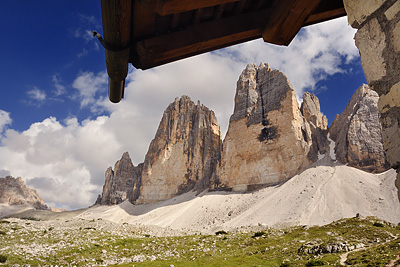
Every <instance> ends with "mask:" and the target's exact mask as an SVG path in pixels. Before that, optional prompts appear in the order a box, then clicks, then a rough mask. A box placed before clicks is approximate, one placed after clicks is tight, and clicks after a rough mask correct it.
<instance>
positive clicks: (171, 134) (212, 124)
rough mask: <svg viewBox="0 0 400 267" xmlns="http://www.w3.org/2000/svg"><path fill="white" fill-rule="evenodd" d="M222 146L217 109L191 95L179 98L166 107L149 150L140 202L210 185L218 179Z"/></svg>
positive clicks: (202, 188)
mask: <svg viewBox="0 0 400 267" xmlns="http://www.w3.org/2000/svg"><path fill="white" fill-rule="evenodd" d="M221 150H222V141H221V132H220V127H219V124H218V122H217V119H216V117H215V114H214V112H213V111H211V110H209V109H208V108H207V107H205V106H203V105H201V104H200V102H198V103H197V105H196V104H195V103H194V102H193V101H192V100H191V99H190V98H189V97H188V96H182V97H181V98H180V99H179V98H176V99H175V101H174V102H173V103H171V104H170V105H169V106H168V107H167V109H166V110H165V111H164V114H163V117H162V120H161V122H160V125H159V127H158V130H157V133H156V135H155V138H154V139H153V141H152V142H151V144H150V147H149V150H148V152H147V154H146V157H145V161H144V165H143V172H142V185H141V188H140V196H139V199H138V200H137V203H149V202H155V201H159V200H164V199H168V198H171V197H174V196H176V195H178V194H181V193H184V192H187V191H190V190H197V191H202V190H204V189H208V188H209V187H210V184H214V182H215V172H216V168H217V166H218V165H219V163H220V158H221Z"/></svg>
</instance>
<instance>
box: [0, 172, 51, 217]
mask: <svg viewBox="0 0 400 267" xmlns="http://www.w3.org/2000/svg"><path fill="white" fill-rule="evenodd" d="M0 203H6V204H9V205H23V204H30V205H32V206H33V207H34V208H35V209H40V210H46V209H48V207H47V205H46V204H44V200H43V199H42V198H41V197H40V196H39V195H38V193H37V192H36V190H33V189H30V188H29V187H28V186H26V184H25V182H24V181H23V180H22V178H20V177H18V178H14V177H11V176H7V177H6V178H0Z"/></svg>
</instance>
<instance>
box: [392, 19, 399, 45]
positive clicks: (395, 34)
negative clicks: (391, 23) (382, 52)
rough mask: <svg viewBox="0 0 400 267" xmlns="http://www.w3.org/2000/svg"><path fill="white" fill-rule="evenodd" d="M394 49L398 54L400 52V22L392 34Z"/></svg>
mask: <svg viewBox="0 0 400 267" xmlns="http://www.w3.org/2000/svg"><path fill="white" fill-rule="evenodd" d="M392 39H393V47H394V50H395V51H396V52H400V22H399V23H397V25H396V27H395V28H394V29H393V33H392Z"/></svg>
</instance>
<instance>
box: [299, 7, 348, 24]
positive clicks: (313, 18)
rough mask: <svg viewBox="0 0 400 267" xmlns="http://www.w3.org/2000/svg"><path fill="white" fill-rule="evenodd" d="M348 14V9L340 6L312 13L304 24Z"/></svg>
mask: <svg viewBox="0 0 400 267" xmlns="http://www.w3.org/2000/svg"><path fill="white" fill-rule="evenodd" d="M343 16H346V10H345V9H344V7H343V8H338V9H334V10H329V11H325V12H321V13H315V14H312V15H311V16H310V17H309V18H308V19H307V21H306V22H305V23H304V26H308V25H312V24H316V23H319V22H323V21H326V20H331V19H336V18H340V17H343Z"/></svg>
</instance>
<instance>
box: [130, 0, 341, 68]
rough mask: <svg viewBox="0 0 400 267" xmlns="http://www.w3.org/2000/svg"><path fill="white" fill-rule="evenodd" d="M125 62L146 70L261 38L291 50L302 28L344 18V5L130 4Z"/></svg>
mask: <svg viewBox="0 0 400 267" xmlns="http://www.w3.org/2000/svg"><path fill="white" fill-rule="evenodd" d="M132 9H133V10H132V12H133V14H132V28H131V29H132V39H133V40H132V46H131V53H130V58H129V62H130V63H132V64H133V66H135V67H136V68H139V69H148V68H152V67H155V66H158V65H161V64H165V63H169V62H172V61H175V60H179V59H183V58H186V57H190V56H193V55H197V54H201V53H204V52H209V51H212V50H215V49H219V48H223V47H227V46H230V45H234V44H238V43H242V42H246V41H249V40H253V39H257V38H260V37H262V38H263V39H264V41H266V42H269V43H272V44H278V45H289V44H290V42H291V41H292V39H293V38H294V37H295V36H296V34H297V33H298V32H299V30H300V29H301V28H302V27H303V26H307V25H311V24H314V23H318V22H322V21H325V20H329V19H333V18H337V17H340V16H344V15H346V13H345V10H344V7H343V1H342V0H134V5H133V7H132Z"/></svg>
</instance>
